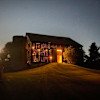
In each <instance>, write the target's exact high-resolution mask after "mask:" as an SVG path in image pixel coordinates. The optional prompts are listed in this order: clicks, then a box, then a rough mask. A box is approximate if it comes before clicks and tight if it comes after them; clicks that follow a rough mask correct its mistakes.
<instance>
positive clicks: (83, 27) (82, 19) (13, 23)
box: [0, 0, 100, 52]
mask: <svg viewBox="0 0 100 100" xmlns="http://www.w3.org/2000/svg"><path fill="white" fill-rule="evenodd" d="M26 32H31V33H39V34H46V35H54V36H63V37H70V38H72V39H73V40H75V41H77V42H79V43H80V44H82V45H83V46H84V48H83V49H84V50H85V51H86V52H87V50H88V49H89V46H90V45H91V43H92V42H96V44H97V46H100V0H0V49H1V48H3V47H4V45H5V44H6V43H7V42H9V41H12V37H13V36H14V35H23V36H25V34H26Z"/></svg>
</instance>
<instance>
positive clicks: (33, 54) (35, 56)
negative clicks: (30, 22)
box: [26, 33, 82, 64]
mask: <svg viewBox="0 0 100 100" xmlns="http://www.w3.org/2000/svg"><path fill="white" fill-rule="evenodd" d="M26 38H27V43H26V49H27V62H28V63H30V64H31V63H40V62H44V63H50V62H58V63H61V62H62V61H63V56H62V54H63V52H64V49H65V47H68V46H70V45H71V46H73V47H75V48H80V49H82V45H80V44H79V43H77V42H75V41H74V40H72V39H70V38H65V37H56V36H48V35H40V34H32V33H26Z"/></svg>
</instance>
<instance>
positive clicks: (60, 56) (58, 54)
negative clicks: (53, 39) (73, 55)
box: [57, 49, 62, 63]
mask: <svg viewBox="0 0 100 100" xmlns="http://www.w3.org/2000/svg"><path fill="white" fill-rule="evenodd" d="M57 62H58V63H62V50H61V49H57Z"/></svg>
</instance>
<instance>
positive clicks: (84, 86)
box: [0, 63, 100, 100]
mask: <svg viewBox="0 0 100 100" xmlns="http://www.w3.org/2000/svg"><path fill="white" fill-rule="evenodd" d="M0 100H100V71H96V70H93V69H87V68H83V67H80V66H76V65H69V64H64V63H63V64H57V63H51V64H47V65H45V66H42V67H39V68H34V69H29V70H25V71H20V72H14V73H5V74H4V75H3V81H0Z"/></svg>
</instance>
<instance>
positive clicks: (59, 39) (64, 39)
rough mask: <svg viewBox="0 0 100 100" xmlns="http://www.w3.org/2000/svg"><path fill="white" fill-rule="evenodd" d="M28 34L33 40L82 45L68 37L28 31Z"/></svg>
mask: <svg viewBox="0 0 100 100" xmlns="http://www.w3.org/2000/svg"><path fill="white" fill-rule="evenodd" d="M26 35H27V36H28V37H29V38H30V41H31V42H51V43H52V44H58V45H59V44H60V45H73V46H78V47H82V45H81V44H79V43H77V42H76V41H74V40H72V39H70V38H67V37H59V36H50V35H41V34H36V33H26Z"/></svg>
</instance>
